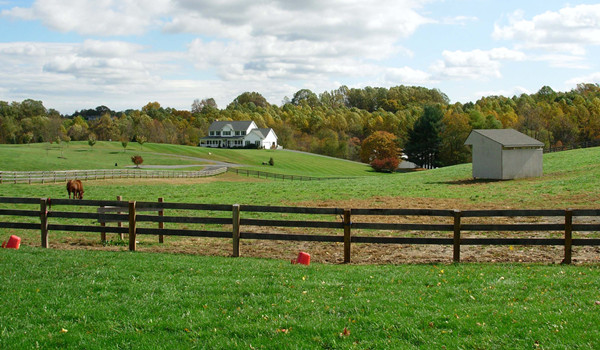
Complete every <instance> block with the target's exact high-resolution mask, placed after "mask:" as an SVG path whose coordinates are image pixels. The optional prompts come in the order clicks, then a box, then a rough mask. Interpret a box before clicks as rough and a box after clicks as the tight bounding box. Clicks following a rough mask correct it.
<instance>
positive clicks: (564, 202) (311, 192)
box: [0, 145, 600, 208]
mask: <svg viewBox="0 0 600 350" xmlns="http://www.w3.org/2000/svg"><path fill="white" fill-rule="evenodd" d="M87 147H88V148H89V146H87ZM25 148H27V146H25ZM144 148H145V149H146V148H147V147H146V145H145V146H144ZM194 149H197V148H194ZM0 150H6V147H0ZM201 151H206V150H205V149H201ZM223 151H226V150H223ZM229 151H233V150H229ZM244 151H246V152H252V151H253V150H238V151H233V152H240V154H244ZM86 152H89V153H93V152H99V150H94V151H86ZM128 152H129V151H128ZM264 152H266V153H265V154H267V155H268V154H270V153H268V152H269V151H264ZM276 152H277V151H276ZM82 153H83V152H82ZM121 153H122V151H121ZM129 154H131V153H129ZM302 156H305V155H302ZM169 159H170V160H172V158H165V160H169ZM312 159H320V157H313V158H312ZM325 159H326V158H325ZM89 161H90V165H94V164H95V165H97V166H96V167H97V168H101V166H98V162H99V161H98V160H95V163H92V162H93V160H89ZM236 161H240V159H239V158H238V159H237V160H236ZM276 162H278V161H276ZM285 162H286V161H283V160H282V161H281V162H280V163H283V164H281V167H285V168H286V169H288V170H290V169H291V167H292V166H293V165H294V161H293V160H291V159H290V160H289V162H290V164H289V165H285ZM306 162H307V163H310V162H309V160H306ZM340 162H343V161H340ZM315 164H317V163H315ZM348 164H351V165H352V163H348ZM321 166H323V164H321ZM267 167H268V166H267ZM268 169H273V171H277V170H279V169H280V168H278V165H277V163H276V166H275V167H268ZM303 169H304V170H303V174H304V175H307V176H325V175H334V174H333V172H329V173H328V172H326V171H324V170H323V171H320V172H319V171H309V170H308V169H309V167H308V166H304V167H303ZM277 172H279V171H277ZM228 176H230V177H224V178H222V179H223V180H219V181H213V182H208V183H199V184H194V185H190V184H181V183H164V182H160V183H158V184H157V183H155V182H152V181H149V182H148V181H137V180H136V185H135V186H130V183H129V182H128V183H124V182H114V181H88V182H86V184H85V188H86V195H85V196H86V199H114V198H115V197H116V196H118V195H122V196H124V198H126V199H136V200H140V201H154V200H156V198H158V197H164V198H165V201H173V202H194V203H219V204H233V203H239V204H261V205H269V204H271V205H290V204H294V203H300V202H302V203H306V202H311V201H312V202H314V201H338V202H340V203H342V202H344V201H348V200H358V199H360V200H367V199H377V198H419V199H424V198H425V199H430V200H431V202H432V203H433V204H432V205H434V204H435V201H436V200H439V199H442V200H453V201H458V204H460V203H468V204H478V203H482V204H487V205H490V206H493V205H496V206H497V207H499V208H503V207H512V208H567V207H576V208H577V207H578V208H581V207H587V208H589V207H598V205H599V204H600V201H599V198H600V186H598V185H599V181H598V179H600V148H588V149H581V150H574V151H566V152H560V153H551V154H546V155H544V176H542V177H539V178H531V179H519V180H512V181H471V165H470V164H462V165H457V166H452V167H446V168H441V169H435V170H429V171H422V172H413V173H397V174H383V175H380V176H363V177H356V178H351V179H345V180H327V181H309V182H305V181H293V182H292V181H281V180H277V181H274V180H269V181H266V180H255V179H253V178H246V177H244V176H240V178H239V179H242V180H246V179H250V180H252V181H254V182H245V183H243V185H241V183H240V182H239V181H230V180H234V179H232V178H231V176H233V175H231V174H230V175H228ZM217 179H221V178H219V177H218V178H217ZM0 195H2V196H24V197H51V198H56V197H65V196H66V193H65V189H64V184H63V183H57V184H32V185H28V184H18V185H12V184H10V185H9V184H4V185H2V186H0ZM440 205H441V204H440ZM440 205H437V206H438V207H439V206H440Z"/></svg>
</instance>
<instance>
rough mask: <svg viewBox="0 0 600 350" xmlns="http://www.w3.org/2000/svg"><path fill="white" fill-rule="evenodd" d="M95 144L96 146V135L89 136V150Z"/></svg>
mask: <svg viewBox="0 0 600 350" xmlns="http://www.w3.org/2000/svg"><path fill="white" fill-rule="evenodd" d="M95 144H96V135H94V134H90V136H89V138H88V145H90V148H93V147H94V145H95Z"/></svg>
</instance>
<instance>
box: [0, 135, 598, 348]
mask: <svg viewBox="0 0 600 350" xmlns="http://www.w3.org/2000/svg"><path fill="white" fill-rule="evenodd" d="M106 144H107V145H106V148H103V147H104V146H103V143H99V144H97V145H96V146H94V149H93V150H91V151H90V150H89V146H87V144H85V145H84V144H82V145H80V146H81V147H80V149H79V151H76V150H75V145H74V144H73V143H71V144H70V145H69V148H74V150H73V155H70V154H69V155H67V157H66V158H67V160H66V161H65V162H69V165H66V164H64V165H65V166H68V167H67V168H68V169H73V168H81V169H84V168H88V169H92V168H106V167H107V166H105V165H104V164H103V162H108V163H109V165H110V163H112V165H113V166H114V162H116V161H113V159H112V158H109V157H112V156H115V157H116V156H121V154H123V153H124V155H123V158H120V159H123V162H124V163H123V164H125V163H127V164H130V160H129V157H130V156H131V155H133V154H134V152H135V153H136V154H137V153H138V152H137V151H138V150H139V145H137V144H134V145H133V146H131V147H130V148H135V150H134V151H132V150H131V149H128V150H127V152H123V149H122V147H121V145H120V144H119V143H106ZM98 146H103V147H98ZM11 147H13V146H6V145H2V146H0V157H2V159H12V158H6V157H7V156H10V155H11V154H17V153H19V157H17V158H16V159H15V162H12V161H11V162H8V163H7V164H11V165H10V166H11V167H14V168H11V169H7V168H6V167H4V166H3V169H2V170H50V169H52V168H53V167H55V166H56V165H54V164H55V163H53V162H54V161H56V160H55V159H52V161H50V159H51V158H57V159H59V160H60V161H62V159H61V158H58V156H57V154H59V153H58V152H60V150H59V149H53V150H48V151H46V150H45V149H44V148H43V146H36V145H30V146H21V147H22V148H17V149H16V150H15V149H14V148H11ZM36 147H38V148H37V151H33V150H29V151H28V149H29V148H31V149H35V148H36ZM143 148H144V152H152V153H171V154H179V155H186V156H191V157H200V158H206V157H205V156H204V155H206V156H213V157H215V158H214V160H220V161H232V162H238V163H242V164H247V165H250V166H254V165H253V164H254V163H255V162H258V161H259V160H260V161H266V160H268V157H267V156H268V155H269V154H270V153H268V151H265V153H263V154H264V156H263V154H260V153H252V155H251V156H250V155H248V154H250V153H247V152H248V151H246V152H244V150H240V151H236V152H232V153H231V154H230V155H228V154H227V152H226V151H228V150H206V149H198V148H194V147H180V146H169V145H148V144H145V145H144V147H143ZM103 149H104V150H103ZM23 150H25V151H23ZM209 151H210V152H211V153H212V154H211V155H209V154H208V152H209ZM220 151H223V153H217V152H220ZM46 152H47V153H48V154H46ZM52 152H54V157H53V156H51V155H52ZM63 152H65V153H66V151H63ZM77 152H79V153H77ZM140 152H141V150H140ZM204 152H206V153H204ZM79 154H81V156H79ZM142 154H143V153H142ZM276 154H279V153H276ZM91 155H93V156H91ZM143 156H144V159H148V160H146V161H145V164H149V163H154V164H185V162H192V163H193V162H194V161H192V160H189V159H187V160H186V159H173V158H172V157H169V156H163V155H156V157H157V158H152V157H153V156H152V155H150V153H148V155H147V156H146V155H143ZM304 156H306V155H304ZM44 157H46V158H48V159H49V160H48V161H47V162H45V161H41V160H40V163H37V159H38V158H39V159H41V158H44ZM146 157H148V158H146ZM236 157H237V158H236ZM306 157H308V156H306ZM19 158H20V160H19ZM217 158H218V159H217ZM265 158H266V159H265ZM319 159H322V160H323V163H322V164H321V165H319V167H321V166H326V165H330V164H331V163H329V162H330V160H327V159H326V158H319ZM76 160H77V161H79V160H81V162H82V164H84V165H85V166H82V167H77V166H73V165H70V164H71V163H70V162H71V161H76ZM118 162H119V165H120V164H121V160H119V161H118ZM275 162H276V165H275V167H273V172H277V173H286V172H287V173H294V172H297V173H298V174H299V175H309V176H311V175H312V176H334V175H338V174H335V173H334V170H332V169H327V170H326V169H320V170H319V169H317V170H310V167H309V166H300V164H301V161H300V160H295V161H294V160H293V159H291V160H290V163H289V164H287V165H286V163H285V162H286V161H283V160H281V161H280V160H278V158H275ZM303 162H306V163H311V164H318V163H319V162H318V161H315V160H312V161H311V160H310V159H309V158H307V159H306V160H304V161H303ZM340 162H342V161H340ZM32 163H33V164H32ZM338 164H339V165H338ZM342 164H343V165H342ZM352 164H353V163H348V162H343V163H335V166H333V167H338V166H339V167H342V166H351V165H352ZM278 165H280V166H281V168H278ZM199 166H202V165H199ZM295 166H296V167H297V168H295V169H294V167H295ZM258 167H260V166H258ZM34 168H35V169H34ZM67 168H65V169H67ZM335 171H340V169H337V170H335ZM361 171H362V172H363V174H366V175H368V176H359V175H357V174H360V173H361ZM348 172H349V171H348ZM371 175H373V173H371V172H370V171H369V170H368V169H367V170H365V169H364V168H363V169H362V170H360V171H359V170H357V171H356V173H353V175H352V176H356V178H352V179H346V180H327V181H314V182H300V181H297V182H290V181H286V182H282V181H273V180H264V179H253V178H246V177H241V176H235V175H233V174H225V175H222V176H218V177H214V178H209V179H201V180H189V181H188V180H186V181H175V180H140V179H136V180H135V181H131V180H111V181H101V180H98V181H87V182H86V183H85V186H86V199H114V198H115V197H116V196H117V195H122V196H123V197H124V199H125V200H129V199H135V200H148V201H155V200H156V198H158V197H164V198H165V201H172V202H193V203H219V204H233V203H240V204H264V205H319V206H323V205H324V206H337V207H345V206H353V207H356V206H360V207H390V206H398V205H402V206H403V207H417V206H418V207H428V208H452V207H459V208H461V207H463V206H466V207H470V208H483V207H485V208H499V209H503V208H563V209H564V208H567V207H574V208H598V207H599V204H600V202H599V200H598V198H600V189H599V188H600V186H598V179H599V178H600V148H591V149H584V150H575V151H567V152H561V153H554V154H547V155H544V176H543V177H541V178H534V179H522V180H515V181H472V180H471V167H470V165H469V164H465V165H459V166H454V167H448V168H443V169H436V170H431V171H425V172H414V173H404V174H388V175H383V176H371ZM132 183H134V184H135V186H132ZM65 192H66V191H65V188H64V183H56V184H48V183H46V184H32V185H27V184H18V185H13V184H3V185H0V196H18V197H51V198H66V193H65ZM10 233H14V231H11V230H4V231H3V232H0V234H2V236H3V238H2V240H5V239H6V238H7V234H10ZM4 236H6V237H4ZM31 237H32V239H35V242H36V243H35V246H32V245H23V246H22V248H21V249H20V250H18V251H14V250H0V295H1V296H2V298H1V299H0V347H1V348H9V349H10V348H34V347H40V348H86V349H104V348H127V349H129V348H136V349H138V348H147V349H155V348H164V349H167V348H168V349H173V348H211V349H212V348H220V349H231V348H239V349H249V348H250V349H251V348H257V349H258V348H265V349H273V348H299V349H300V348H301V349H307V348H308V349H312V348H314V349H373V348H400V349H404V348H415V349H417V348H428V349H442V348H444V347H445V348H447V349H458V348H461V349H506V348H511V349H522V348H529V349H571V348H578V349H595V348H598V347H600V340H598V339H600V334H599V333H600V328H598V327H597V325H598V324H599V323H600V268H599V266H598V265H597V264H588V265H579V266H561V265H542V264H475V263H467V264H457V265H454V264H441V265H436V264H409V265H372V266H368V265H365V266H361V265H331V264H318V263H316V264H315V263H313V264H311V265H310V266H298V265H291V264H290V263H289V261H288V260H277V259H253V258H236V259H232V258H225V257H203V256H195V255H181V254H162V253H140V252H137V253H129V252H109V251H96V250H89V249H88V250H55V249H50V250H43V249H41V248H38V247H37V246H38V245H39V242H38V240H39V232H37V233H33V234H32V236H31ZM52 239H56V237H54V236H53V238H52ZM167 244H168V243H167ZM344 328H346V330H347V331H349V334H348V332H346V333H344Z"/></svg>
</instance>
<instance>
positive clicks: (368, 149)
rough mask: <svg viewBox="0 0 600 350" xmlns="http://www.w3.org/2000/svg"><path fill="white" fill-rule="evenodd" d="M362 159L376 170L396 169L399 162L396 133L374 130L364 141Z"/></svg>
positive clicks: (361, 152)
mask: <svg viewBox="0 0 600 350" xmlns="http://www.w3.org/2000/svg"><path fill="white" fill-rule="evenodd" d="M360 159H361V160H362V161H363V162H364V163H369V164H371V167H373V169H375V170H376V171H394V170H396V168H397V167H398V164H399V159H398V145H397V144H396V135H394V134H391V133H389V132H387V131H376V132H374V133H373V134H371V136H369V137H367V138H366V139H365V140H364V141H363V142H362V145H361V150H360Z"/></svg>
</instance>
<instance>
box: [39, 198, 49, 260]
mask: <svg viewBox="0 0 600 350" xmlns="http://www.w3.org/2000/svg"><path fill="white" fill-rule="evenodd" d="M40 224H41V225H40V226H41V231H42V248H48V198H40Z"/></svg>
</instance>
